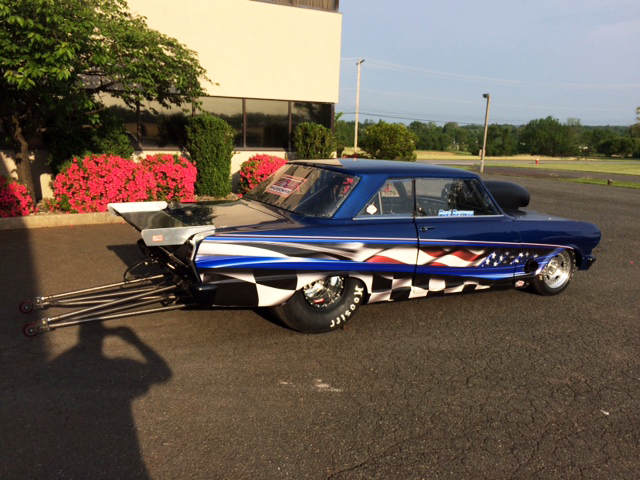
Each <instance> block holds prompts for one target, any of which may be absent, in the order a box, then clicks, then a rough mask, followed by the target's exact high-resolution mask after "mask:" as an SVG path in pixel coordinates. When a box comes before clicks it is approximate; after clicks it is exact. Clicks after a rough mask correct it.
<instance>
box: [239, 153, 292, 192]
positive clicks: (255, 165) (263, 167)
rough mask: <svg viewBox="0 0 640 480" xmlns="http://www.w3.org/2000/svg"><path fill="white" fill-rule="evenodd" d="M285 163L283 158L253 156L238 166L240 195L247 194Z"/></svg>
mask: <svg viewBox="0 0 640 480" xmlns="http://www.w3.org/2000/svg"><path fill="white" fill-rule="evenodd" d="M285 163H287V161H286V160H285V159H284V158H280V157H275V156H273V155H254V156H253V157H251V158H250V159H249V160H247V161H246V162H244V163H243V164H242V165H240V193H242V194H244V193H246V192H248V191H249V190H251V189H252V188H253V187H255V186H256V185H258V184H259V183H260V182H262V181H263V180H264V179H266V178H267V177H269V176H270V175H272V174H273V173H274V172H275V171H276V170H278V169H279V168H280V167H282V166H283V165H284V164H285Z"/></svg>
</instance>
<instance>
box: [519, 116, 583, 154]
mask: <svg viewBox="0 0 640 480" xmlns="http://www.w3.org/2000/svg"><path fill="white" fill-rule="evenodd" d="M519 139H520V147H521V148H520V151H521V152H522V153H530V154H533V155H548V156H551V157H569V156H572V155H578V154H579V153H580V151H579V148H580V146H579V144H578V142H577V141H576V139H575V138H573V136H572V135H571V131H570V129H569V127H568V125H563V124H561V123H560V121H559V120H558V119H556V118H553V117H547V118H543V119H538V120H531V121H530V122H529V123H528V124H526V125H525V126H524V128H523V129H522V130H521V132H520V138H519ZM572 140H573V141H572Z"/></svg>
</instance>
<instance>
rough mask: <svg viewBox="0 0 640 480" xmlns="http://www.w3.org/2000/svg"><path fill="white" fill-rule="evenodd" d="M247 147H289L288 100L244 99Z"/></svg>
mask: <svg viewBox="0 0 640 480" xmlns="http://www.w3.org/2000/svg"><path fill="white" fill-rule="evenodd" d="M246 108H247V144H246V145H245V146H246V147H247V148H284V149H288V148H289V102H286V101H280V100H246Z"/></svg>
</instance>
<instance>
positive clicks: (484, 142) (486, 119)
mask: <svg viewBox="0 0 640 480" xmlns="http://www.w3.org/2000/svg"><path fill="white" fill-rule="evenodd" d="M482 97H483V98H486V99H487V111H486V112H485V114H484V140H482V156H481V157H480V173H484V154H485V152H486V150H487V129H488V127H489V106H490V105H491V95H489V94H488V93H483V94H482Z"/></svg>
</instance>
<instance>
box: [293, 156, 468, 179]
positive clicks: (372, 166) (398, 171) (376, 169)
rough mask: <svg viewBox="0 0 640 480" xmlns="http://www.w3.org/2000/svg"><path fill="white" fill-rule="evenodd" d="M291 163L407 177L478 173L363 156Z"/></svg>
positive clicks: (456, 175)
mask: <svg viewBox="0 0 640 480" xmlns="http://www.w3.org/2000/svg"><path fill="white" fill-rule="evenodd" d="M290 163H293V164H305V165H312V166H315V167H321V168H327V169H329V170H336V171H340V172H343V173H349V174H353V175H359V176H363V175H367V174H384V175H387V176H391V177H395V176H407V177H458V178H460V177H463V178H477V177H478V175H476V174H475V173H472V172H467V171H465V170H461V169H459V168H450V167H441V166H439V165H431V164H427V163H419V162H406V161H395V160H369V159H363V158H329V159H320V160H294V161H292V162H290Z"/></svg>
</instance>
